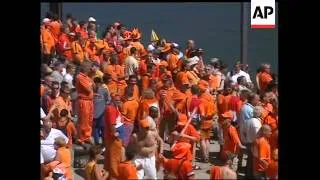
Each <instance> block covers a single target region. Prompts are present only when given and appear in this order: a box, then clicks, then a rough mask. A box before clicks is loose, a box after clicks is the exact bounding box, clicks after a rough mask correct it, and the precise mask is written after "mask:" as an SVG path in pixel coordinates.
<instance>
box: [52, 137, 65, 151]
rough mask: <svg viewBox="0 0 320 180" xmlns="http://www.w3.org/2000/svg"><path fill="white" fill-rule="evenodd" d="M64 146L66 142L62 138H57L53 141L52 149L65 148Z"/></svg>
mask: <svg viewBox="0 0 320 180" xmlns="http://www.w3.org/2000/svg"><path fill="white" fill-rule="evenodd" d="M66 145H67V142H66V140H65V139H64V138H63V137H62V136H59V137H57V138H55V139H54V148H55V149H58V148H60V147H65V146H66Z"/></svg>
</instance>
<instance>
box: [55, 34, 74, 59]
mask: <svg viewBox="0 0 320 180" xmlns="http://www.w3.org/2000/svg"><path fill="white" fill-rule="evenodd" d="M58 41H59V47H60V48H59V49H60V51H61V52H60V53H62V54H63V55H64V56H65V57H66V59H67V60H72V52H71V49H70V50H65V48H69V47H70V46H71V42H70V39H69V38H68V36H67V35H66V34H65V33H62V34H61V35H60V36H59V39H58Z"/></svg>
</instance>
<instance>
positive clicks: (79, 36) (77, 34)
mask: <svg viewBox="0 0 320 180" xmlns="http://www.w3.org/2000/svg"><path fill="white" fill-rule="evenodd" d="M80 38H81V34H80V33H79V32H76V35H75V36H74V39H75V40H79V39H80Z"/></svg>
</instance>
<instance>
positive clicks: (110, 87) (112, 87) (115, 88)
mask: <svg viewBox="0 0 320 180" xmlns="http://www.w3.org/2000/svg"><path fill="white" fill-rule="evenodd" d="M107 87H108V90H109V93H110V94H112V93H117V92H118V85H117V83H116V82H115V81H111V82H110V83H109V84H107Z"/></svg>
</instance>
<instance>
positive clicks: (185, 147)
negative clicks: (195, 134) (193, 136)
mask: <svg viewBox="0 0 320 180" xmlns="http://www.w3.org/2000/svg"><path fill="white" fill-rule="evenodd" d="M190 149H191V145H190V143H187V142H178V143H177V144H176V145H175V146H174V147H173V148H172V149H171V152H172V155H173V157H174V158H176V159H181V158H184V157H187V155H188V154H189V153H191V152H190Z"/></svg>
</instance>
